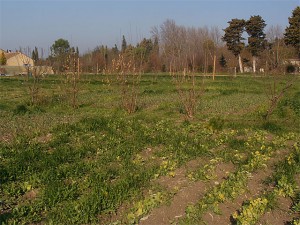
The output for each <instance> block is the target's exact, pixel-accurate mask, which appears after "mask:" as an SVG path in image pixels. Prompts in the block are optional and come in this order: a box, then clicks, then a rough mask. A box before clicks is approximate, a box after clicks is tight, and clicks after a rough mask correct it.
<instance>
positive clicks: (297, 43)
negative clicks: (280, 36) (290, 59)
mask: <svg viewBox="0 0 300 225" xmlns="http://www.w3.org/2000/svg"><path fill="white" fill-rule="evenodd" d="M289 24H290V25H289V26H288V27H287V28H286V29H285V34H284V42H285V43H286V44H287V45H291V46H293V47H295V49H296V51H297V54H298V57H299V58H300V6H297V7H296V8H295V9H294V10H293V13H292V16H291V17H289Z"/></svg>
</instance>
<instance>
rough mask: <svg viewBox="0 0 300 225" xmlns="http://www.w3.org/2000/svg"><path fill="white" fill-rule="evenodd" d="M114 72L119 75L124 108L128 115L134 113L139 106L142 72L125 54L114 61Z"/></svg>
mask: <svg viewBox="0 0 300 225" xmlns="http://www.w3.org/2000/svg"><path fill="white" fill-rule="evenodd" d="M112 71H113V72H114V73H116V74H117V80H118V82H119V86H120V95H121V104H122V107H123V108H124V109H125V110H126V111H127V113H129V114H131V113H134V112H135V111H136V110H137V105H138V103H137V100H138V87H139V83H140V77H141V70H140V69H139V68H138V67H137V66H136V65H135V62H134V60H133V59H130V57H125V55H124V54H119V56H118V57H117V58H116V59H114V60H113V61H112Z"/></svg>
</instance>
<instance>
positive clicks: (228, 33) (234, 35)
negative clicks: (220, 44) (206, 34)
mask: <svg viewBox="0 0 300 225" xmlns="http://www.w3.org/2000/svg"><path fill="white" fill-rule="evenodd" d="M228 23H229V26H228V27H227V28H226V29H224V32H225V34H224V36H223V37H222V40H223V41H225V42H226V45H227V48H228V50H230V51H231V52H232V53H233V54H234V55H235V56H238V55H239V54H240V53H241V51H242V49H243V48H244V46H245V44H244V42H243V40H245V38H243V37H242V34H243V32H244V27H245V23H246V22H245V20H243V19H232V20H231V21H229V22H228Z"/></svg>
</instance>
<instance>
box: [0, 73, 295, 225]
mask: <svg viewBox="0 0 300 225" xmlns="http://www.w3.org/2000/svg"><path fill="white" fill-rule="evenodd" d="M187 79H189V78H187ZM291 80H292V82H291ZM77 82H78V83H77V84H76V90H74V89H73V90H72V86H70V84H69V83H68V82H67V81H66V79H65V77H63V76H48V77H45V78H43V79H41V80H40V81H39V83H38V86H34V87H35V88H37V89H35V90H38V91H37V92H36V93H35V95H34V97H35V101H34V102H32V101H31V99H32V94H33V93H32V92H31V91H30V90H32V87H33V85H35V84H33V81H32V80H31V78H29V79H27V78H24V77H1V78H0V90H1V92H0V224H258V223H260V224H295V225H296V224H300V188H299V187H300V176H299V173H300V133H299V131H300V127H299V126H300V125H299V124H300V88H299V87H300V80H299V78H297V77H292V76H286V77H283V76H278V77H255V76H245V77H242V76H241V77H236V78H234V77H216V80H215V81H213V80H212V79H211V78H210V77H196V81H195V82H196V85H195V87H196V88H195V92H197V93H199V95H196V96H197V98H196V101H195V104H196V108H195V114H194V115H193V118H187V117H186V110H185V108H184V101H185V99H183V98H182V96H180V95H179V94H178V87H177V86H176V85H175V84H174V79H172V77H170V76H168V75H151V74H147V75H142V76H141V77H140V79H139V80H138V82H137V83H135V90H136V91H135V100H136V106H135V108H134V112H132V113H128V112H127V111H126V110H125V109H124V107H123V106H124V104H123V103H124V102H122V101H124V99H125V101H126V99H127V98H126V96H124V92H122V87H121V86H122V85H120V82H119V81H118V79H117V77H114V76H112V75H110V76H104V75H82V76H81V77H80V80H78V81H77ZM287 84H291V86H287ZM126 85H128V87H130V85H132V84H130V81H129V82H128V83H126ZM286 87H288V88H286ZM189 88H190V87H189V82H186V84H185V85H184V86H183V89H184V90H188V89H189ZM75 94H76V96H75ZM126 94H128V95H130V92H127V93H126ZM74 96H75V97H76V99H75V100H76V107H74V104H72V102H73V103H74ZM274 102H275V103H274ZM274 104H275V106H274V107H273V105H274ZM270 109H271V110H270ZM268 112H269V114H268V116H266V115H267V113H268Z"/></svg>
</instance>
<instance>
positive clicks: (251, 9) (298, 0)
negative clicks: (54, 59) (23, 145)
mask: <svg viewBox="0 0 300 225" xmlns="http://www.w3.org/2000/svg"><path fill="white" fill-rule="evenodd" d="M299 5H300V0H251V1H250V0H211V1H209V0H177V1H172V0H153V1H149V0H139V1H138V0H110V1H109V0H99V1H96V0H81V1H79V0H52V1H51V0H23V1H17V0H0V48H2V49H12V50H15V49H19V47H22V48H25V47H30V48H31V49H33V48H34V46H37V47H39V48H44V49H48V48H49V47H50V46H51V45H52V44H53V43H54V41H55V40H57V39H58V38H64V39H67V40H69V42H70V44H71V45H72V46H78V47H79V50H80V52H81V53H83V52H86V51H87V50H89V49H90V50H92V49H94V48H95V47H96V46H97V45H101V44H104V45H108V46H109V47H112V46H114V44H117V45H120V44H121V40H122V35H123V34H124V35H125V36H126V39H127V41H128V42H131V43H133V44H135V43H136V42H137V41H138V40H140V39H141V38H143V37H150V36H151V34H150V30H151V28H152V27H153V26H159V25H160V24H162V23H163V22H164V21H165V20H166V19H173V20H175V22H176V23H177V24H178V25H185V26H193V27H203V26H208V27H210V26H218V27H219V28H220V29H224V28H225V27H226V26H227V22H228V21H229V20H231V19H232V18H243V19H248V18H249V17H250V16H251V15H260V16H262V17H263V19H264V20H265V21H266V23H267V25H268V26H270V25H280V26H282V28H285V27H286V26H287V25H288V17H289V16H291V13H292V10H293V9H294V8H295V7H296V6H299Z"/></svg>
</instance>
